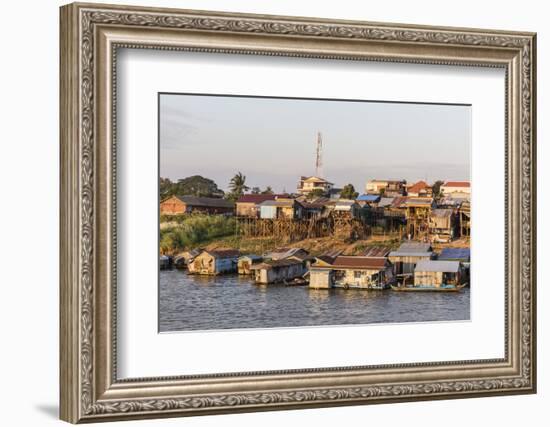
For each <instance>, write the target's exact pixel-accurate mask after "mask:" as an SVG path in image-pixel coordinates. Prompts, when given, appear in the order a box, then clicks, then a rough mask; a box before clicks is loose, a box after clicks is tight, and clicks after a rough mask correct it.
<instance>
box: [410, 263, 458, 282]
mask: <svg viewBox="0 0 550 427" xmlns="http://www.w3.org/2000/svg"><path fill="white" fill-rule="evenodd" d="M462 273H463V268H462V265H461V264H460V262H458V261H439V260H438V261H434V260H424V261H419V262H418V264H416V267H415V269H414V286H418V287H435V288H439V287H441V286H442V285H455V286H457V285H460V284H462V279H463V277H462Z"/></svg>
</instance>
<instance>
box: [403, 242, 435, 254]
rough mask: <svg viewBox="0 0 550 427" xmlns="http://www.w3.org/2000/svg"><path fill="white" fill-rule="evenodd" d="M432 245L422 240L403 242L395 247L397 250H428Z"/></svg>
mask: <svg viewBox="0 0 550 427" xmlns="http://www.w3.org/2000/svg"><path fill="white" fill-rule="evenodd" d="M431 250H432V245H430V244H429V243H422V242H405V243H402V244H401V246H399V248H398V249H397V252H430V251H431Z"/></svg>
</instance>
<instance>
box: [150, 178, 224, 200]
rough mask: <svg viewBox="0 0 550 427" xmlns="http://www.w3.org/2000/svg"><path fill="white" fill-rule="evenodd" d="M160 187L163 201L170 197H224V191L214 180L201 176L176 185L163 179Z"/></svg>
mask: <svg viewBox="0 0 550 427" xmlns="http://www.w3.org/2000/svg"><path fill="white" fill-rule="evenodd" d="M159 187H160V188H159V190H160V195H161V199H164V198H166V197H170V196H198V197H223V191H222V190H220V189H219V188H218V186H217V184H216V183H215V182H214V181H213V180H211V179H209V178H204V177H202V176H200V175H193V176H188V177H187V178H183V179H179V180H178V182H176V183H174V182H172V181H170V180H169V179H168V178H161V179H160V183H159Z"/></svg>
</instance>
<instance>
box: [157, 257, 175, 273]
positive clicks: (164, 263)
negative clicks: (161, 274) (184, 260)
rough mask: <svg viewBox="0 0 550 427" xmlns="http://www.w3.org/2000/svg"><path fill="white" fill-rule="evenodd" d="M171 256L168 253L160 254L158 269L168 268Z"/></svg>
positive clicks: (170, 265) (170, 263)
mask: <svg viewBox="0 0 550 427" xmlns="http://www.w3.org/2000/svg"><path fill="white" fill-rule="evenodd" d="M172 261H173V260H172V257H170V256H168V255H161V256H160V258H159V269H160V270H168V269H169V268H171V267H172Z"/></svg>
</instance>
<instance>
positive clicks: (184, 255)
mask: <svg viewBox="0 0 550 427" xmlns="http://www.w3.org/2000/svg"><path fill="white" fill-rule="evenodd" d="M202 251H203V249H201V248H197V249H192V250H189V251H183V252H180V253H179V254H177V255H176V256H175V257H174V266H175V267H176V268H179V269H182V270H183V269H186V268H187V265H188V264H189V262H190V261H192V260H193V258H195V257H196V256H197V255H199V254H200V253H201V252H202Z"/></svg>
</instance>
